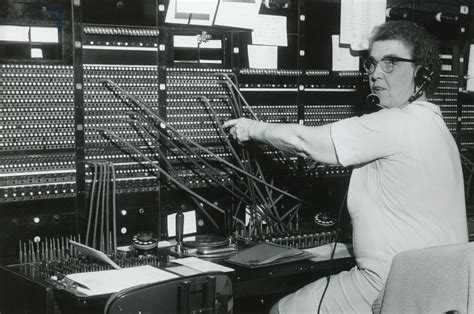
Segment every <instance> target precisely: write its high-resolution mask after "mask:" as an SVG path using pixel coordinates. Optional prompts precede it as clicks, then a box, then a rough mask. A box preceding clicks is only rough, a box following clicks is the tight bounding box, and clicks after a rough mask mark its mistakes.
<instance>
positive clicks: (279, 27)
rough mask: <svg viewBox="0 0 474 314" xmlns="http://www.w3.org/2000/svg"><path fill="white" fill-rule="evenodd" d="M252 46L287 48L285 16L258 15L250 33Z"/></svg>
mask: <svg viewBox="0 0 474 314" xmlns="http://www.w3.org/2000/svg"><path fill="white" fill-rule="evenodd" d="M252 44H254V45H269V46H283V47H286V46H288V36H287V31H286V16H279V15H266V14H259V15H258V18H257V24H256V26H255V29H254V30H253V32H252Z"/></svg>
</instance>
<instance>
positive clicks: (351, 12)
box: [340, 0, 387, 50]
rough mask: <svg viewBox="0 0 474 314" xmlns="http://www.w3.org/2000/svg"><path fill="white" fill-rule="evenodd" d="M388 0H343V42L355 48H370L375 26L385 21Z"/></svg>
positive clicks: (341, 25) (341, 31)
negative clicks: (370, 37)
mask: <svg viewBox="0 0 474 314" xmlns="http://www.w3.org/2000/svg"><path fill="white" fill-rule="evenodd" d="M386 8H387V0H341V23H340V36H341V41H340V42H341V43H343V44H348V45H350V47H351V49H353V50H365V49H368V48H369V36H370V33H371V32H372V30H373V28H374V27H375V26H377V25H379V24H382V23H383V22H385V10H386Z"/></svg>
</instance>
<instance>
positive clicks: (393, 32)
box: [369, 20, 441, 92]
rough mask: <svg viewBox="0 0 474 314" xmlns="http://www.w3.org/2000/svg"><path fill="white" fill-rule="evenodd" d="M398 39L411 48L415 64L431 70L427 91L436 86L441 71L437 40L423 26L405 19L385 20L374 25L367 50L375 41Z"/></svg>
mask: <svg viewBox="0 0 474 314" xmlns="http://www.w3.org/2000/svg"><path fill="white" fill-rule="evenodd" d="M381 40H399V41H401V42H403V43H404V44H405V45H406V46H407V47H408V48H409V49H411V55H412V59H413V60H415V65H418V66H421V67H425V68H428V69H429V70H430V71H432V72H433V77H432V81H431V84H430V88H429V89H430V90H429V92H432V91H433V89H434V88H435V87H436V83H437V79H438V77H439V73H440V71H441V59H440V56H439V55H440V51H439V41H438V40H437V39H436V38H435V37H434V36H433V35H431V34H430V33H429V32H428V31H427V30H426V29H425V28H423V27H421V26H419V25H417V24H415V23H413V22H411V21H406V20H396V21H387V22H385V23H383V24H380V25H379V26H377V27H375V28H374V30H373V31H372V34H371V37H370V39H369V51H370V50H371V49H372V45H373V43H374V42H376V41H381Z"/></svg>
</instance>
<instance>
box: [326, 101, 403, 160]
mask: <svg viewBox="0 0 474 314" xmlns="http://www.w3.org/2000/svg"><path fill="white" fill-rule="evenodd" d="M402 130H403V113H402V112H400V110H398V109H382V110H380V111H378V112H375V113H371V114H367V115H363V116H361V117H352V118H349V119H344V120H341V121H338V122H335V123H333V124H332V125H331V137H332V141H333V143H334V147H335V150H336V154H337V158H338V160H339V163H340V164H341V165H343V166H353V165H359V164H363V163H367V162H370V161H373V160H376V159H379V158H384V157H388V156H390V155H392V154H394V153H396V152H397V148H398V146H399V142H400V138H401V133H402Z"/></svg>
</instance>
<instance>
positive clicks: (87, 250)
mask: <svg viewBox="0 0 474 314" xmlns="http://www.w3.org/2000/svg"><path fill="white" fill-rule="evenodd" d="M69 243H71V244H72V245H73V246H74V247H76V248H77V250H78V251H79V252H81V253H82V254H83V255H85V256H90V257H93V258H95V259H97V260H99V261H102V262H104V263H107V264H109V265H110V266H112V267H113V268H115V269H120V266H119V265H117V264H115V263H114V261H112V260H111V259H110V258H109V257H108V256H107V255H105V253H103V252H101V251H98V250H96V249H93V248H91V247H89V246H87V245H84V244H82V243H79V242H76V241H72V240H69Z"/></svg>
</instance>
